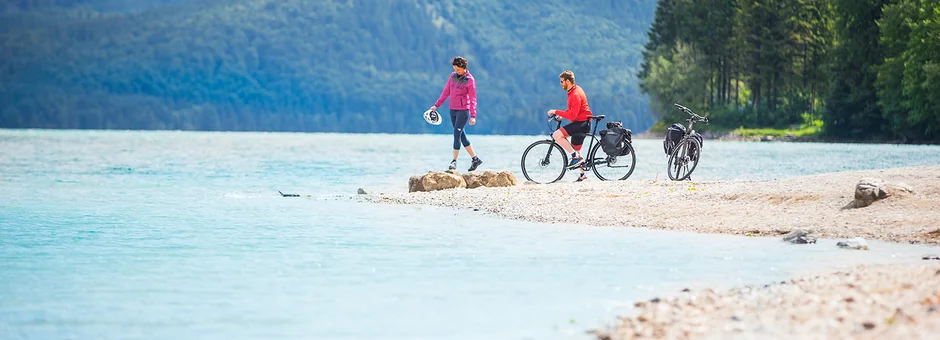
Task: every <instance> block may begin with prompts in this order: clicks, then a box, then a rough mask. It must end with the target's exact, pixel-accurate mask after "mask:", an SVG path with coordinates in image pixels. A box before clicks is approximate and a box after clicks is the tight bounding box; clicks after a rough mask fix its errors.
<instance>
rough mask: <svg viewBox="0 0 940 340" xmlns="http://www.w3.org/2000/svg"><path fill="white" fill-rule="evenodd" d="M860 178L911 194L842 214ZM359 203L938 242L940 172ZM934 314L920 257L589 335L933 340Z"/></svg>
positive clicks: (634, 319)
mask: <svg viewBox="0 0 940 340" xmlns="http://www.w3.org/2000/svg"><path fill="white" fill-rule="evenodd" d="M862 178H877V179H880V180H883V181H885V182H887V183H892V184H901V185H904V186H906V187H908V188H911V189H913V193H902V194H896V195H893V196H889V197H887V198H885V199H882V200H879V201H876V202H874V204H872V205H870V206H867V207H864V208H849V207H848V206H850V205H851V203H852V202H853V200H854V194H855V186H856V184H857V183H858V182H859V180H861V179H862ZM403 185H404V184H403ZM358 199H360V200H364V201H368V202H376V203H391V204H420V205H434V206H445V207H453V208H459V209H468V210H476V211H481V212H485V213H489V214H493V215H496V216H501V217H504V218H510V219H518V220H527V221H534V222H547V223H579V224H588V225H597V226H620V227H643V228H651V229H670V230H683V231H693V232H702V233H726V234H737V235H755V236H758V235H760V236H782V235H783V234H785V233H787V232H789V231H792V230H794V229H797V228H800V229H804V230H811V231H812V232H813V233H815V235H816V236H817V237H819V238H829V239H849V238H856V237H861V238H864V239H877V240H883V241H889V242H899V243H925V244H930V245H940V166H918V167H905V168H894V169H883V170H869V171H847V172H836V173H827V174H819V175H810V176H802V177H796V178H788V179H780V180H761V181H703V182H698V181H685V182H673V181H669V180H627V181H618V182H601V181H597V180H596V179H595V180H593V181H588V182H582V183H555V184H549V185H538V184H526V185H519V186H515V187H508V188H476V189H453V190H442V191H434V192H421V193H391V194H377V195H359V196H358ZM572 201H575V202H577V204H572V203H571V202H572ZM833 246H834V245H833ZM847 251H848V250H847ZM938 253H940V249H938ZM938 309H940V261H935V260H930V261H924V263H923V264H920V265H891V266H862V267H858V268H856V269H854V270H852V271H849V272H836V273H819V274H818V275H816V274H814V275H813V276H810V277H802V278H795V279H793V280H790V281H784V282H778V283H768V284H766V285H765V284H759V285H754V286H745V287H739V288H735V289H732V290H728V291H721V292H716V291H713V290H710V289H709V290H705V291H690V292H681V293H677V295H676V296H673V297H666V298H662V299H660V298H654V299H651V300H650V301H646V302H640V303H637V305H636V312H635V313H634V314H633V315H632V316H630V317H625V318H621V319H620V320H619V321H618V322H617V323H616V324H615V325H612V326H611V327H610V328H609V329H603V330H595V331H591V333H592V334H595V336H596V337H597V338H598V339H632V338H668V339H686V338H694V339H700V338H705V339H784V338H787V339H794V338H795V339H820V338H822V339H937V338H938V334H940V311H938Z"/></svg>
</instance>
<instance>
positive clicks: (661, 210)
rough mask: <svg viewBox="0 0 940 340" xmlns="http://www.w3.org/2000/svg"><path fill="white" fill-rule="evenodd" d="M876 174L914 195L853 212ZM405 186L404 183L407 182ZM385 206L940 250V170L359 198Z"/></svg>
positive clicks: (595, 182) (604, 183)
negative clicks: (808, 235) (802, 233)
mask: <svg viewBox="0 0 940 340" xmlns="http://www.w3.org/2000/svg"><path fill="white" fill-rule="evenodd" d="M866 177H873V178H878V179H881V180H883V181H885V182H887V183H900V184H904V185H906V186H908V187H910V188H912V189H913V191H914V192H913V193H911V194H904V195H896V196H890V197H888V198H886V199H883V200H879V201H876V202H875V203H874V204H872V205H871V206H868V207H864V208H857V209H855V208H849V209H846V208H845V207H846V205H848V204H849V203H851V202H852V201H853V200H854V195H855V185H856V184H857V183H858V181H859V180H860V179H862V178H866ZM403 185H404V184H403ZM360 199H363V200H366V201H370V202H379V203H398V204H421V205H435V206H445V207H454V208H459V209H469V210H479V211H483V212H486V213H490V214H494V215H497V216H501V217H504V218H511V219H519V220H526V221H534V222H547V223H578V224H588V225H596V226H627V227H644V228H651V229H670V230H684V231H693V232H702V233H725V234H736V235H754V236H778V235H782V234H785V233H787V232H789V231H791V230H794V229H796V228H801V229H809V230H812V231H814V232H815V233H816V234H817V236H818V237H820V238H854V237H862V238H865V239H877V240H883V241H889V242H904V243H926V244H940V166H918V167H906V168H894V169H883V170H868V171H848V172H837V173H826V174H819V175H810V176H802V177H796V178H788V179H780V180H761V181H704V182H698V181H682V182H674V181H670V180H626V181H599V180H596V179H592V180H589V181H587V182H581V183H553V184H526V185H518V186H515V187H503V188H476V189H450V190H441V191H432V192H416V193H391V194H379V195H360Z"/></svg>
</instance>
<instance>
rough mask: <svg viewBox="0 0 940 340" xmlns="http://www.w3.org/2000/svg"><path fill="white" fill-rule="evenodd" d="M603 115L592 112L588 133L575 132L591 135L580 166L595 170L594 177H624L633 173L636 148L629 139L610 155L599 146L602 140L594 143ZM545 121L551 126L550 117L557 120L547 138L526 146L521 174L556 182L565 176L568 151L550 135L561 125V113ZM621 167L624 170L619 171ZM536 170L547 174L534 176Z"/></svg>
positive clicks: (533, 180)
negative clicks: (622, 147)
mask: <svg viewBox="0 0 940 340" xmlns="http://www.w3.org/2000/svg"><path fill="white" fill-rule="evenodd" d="M603 119H604V115H599V116H592V117H591V121H592V122H593V123H594V127H593V130H592V131H591V133H590V134H586V133H585V134H575V135H576V136H579V135H583V136H585V137H586V138H587V137H590V139H591V142H590V145H589V146H588V150H590V153H589V155H590V157H588V158H586V159H585V160H584V164H583V165H581V167H582V168H583V169H585V170H587V169H588V168H591V169H592V170H593V171H594V174H595V175H597V178H600V179H601V180H604V181H608V180H624V179H627V177H630V175H631V174H633V169H634V168H635V166H636V152H635V150H634V149H633V145H632V143H630V141H629V140H628V141H627V142H626V143H624V145H625V146H624V149H623V151H622V152H621V153H620V155H619V156H609V155H607V154H605V153H604V151H603V150H602V149H601V143H600V142H599V141H598V142H597V145H595V143H594V141H595V140H597V136H596V135H595V133H596V132H597V125H598V124H599V123H600V121H601V120H603ZM548 121H549V126H551V122H552V121H555V122H556V123H557V124H556V125H555V128H554V129H552V132H549V134H548V139H545V140H540V141H536V142H534V143H532V144H531V145H529V147H527V148H526V149H525V152H523V153H522V174H523V175H524V176H525V178H526V179H527V180H529V181H532V182H535V183H539V184H542V183H554V182H557V181H559V180H561V179H562V178H563V177H565V173H566V172H567V171H568V170H569V169H568V153H566V152H565V150H564V149H563V148H562V147H561V145H559V144H558V143H557V142H555V140H554V139H553V138H552V133H553V132H555V130H558V129H559V128H561V117H559V116H557V115H556V116H553V117H552V118H549V120H548ZM574 169H576V168H574ZM574 169H570V170H574ZM624 171H625V172H626V174H625V175H620V174H622V173H623V172H624ZM608 172H609V173H608ZM539 174H544V175H547V176H545V177H542V176H537V175H539ZM536 177H537V178H536Z"/></svg>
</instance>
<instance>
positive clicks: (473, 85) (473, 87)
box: [467, 78, 477, 118]
mask: <svg viewBox="0 0 940 340" xmlns="http://www.w3.org/2000/svg"><path fill="white" fill-rule="evenodd" d="M467 85H469V86H470V93H469V95H470V118H476V117H477V81H476V80H475V79H473V78H470V83H469V84H467Z"/></svg>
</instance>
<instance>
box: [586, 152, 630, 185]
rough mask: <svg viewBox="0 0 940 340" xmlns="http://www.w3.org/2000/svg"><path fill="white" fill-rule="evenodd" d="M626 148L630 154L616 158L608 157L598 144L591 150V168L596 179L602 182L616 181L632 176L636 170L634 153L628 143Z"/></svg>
mask: <svg viewBox="0 0 940 340" xmlns="http://www.w3.org/2000/svg"><path fill="white" fill-rule="evenodd" d="M627 147H628V148H630V153H629V154H627V155H625V156H618V157H611V156H608V155H607V154H606V153H604V150H603V149H601V145H600V144H597V145H595V146H594V148H593V149H591V158H590V161H591V168H593V169H594V174H595V175H597V178H600V179H601V180H603V181H617V180H625V179H627V177H630V175H632V174H633V169H635V168H636V152H635V150H634V149H633V145H630V143H627Z"/></svg>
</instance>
